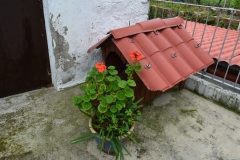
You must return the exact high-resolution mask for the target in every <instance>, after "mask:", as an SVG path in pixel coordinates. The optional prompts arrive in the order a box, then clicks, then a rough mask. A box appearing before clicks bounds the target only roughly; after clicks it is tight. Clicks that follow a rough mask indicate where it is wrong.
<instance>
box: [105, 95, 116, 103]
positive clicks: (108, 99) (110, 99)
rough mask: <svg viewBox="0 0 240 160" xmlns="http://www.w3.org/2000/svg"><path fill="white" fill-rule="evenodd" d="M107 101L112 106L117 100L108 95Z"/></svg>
mask: <svg viewBox="0 0 240 160" xmlns="http://www.w3.org/2000/svg"><path fill="white" fill-rule="evenodd" d="M106 101H107V103H108V104H110V103H112V102H114V101H115V98H114V96H113V95H108V96H106Z"/></svg>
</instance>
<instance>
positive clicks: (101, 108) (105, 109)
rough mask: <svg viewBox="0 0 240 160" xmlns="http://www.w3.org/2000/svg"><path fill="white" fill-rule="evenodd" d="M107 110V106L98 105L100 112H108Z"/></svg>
mask: <svg viewBox="0 0 240 160" xmlns="http://www.w3.org/2000/svg"><path fill="white" fill-rule="evenodd" d="M107 110H108V108H107V107H101V106H100V105H99V106H98V111H99V112H100V113H105V112H107Z"/></svg>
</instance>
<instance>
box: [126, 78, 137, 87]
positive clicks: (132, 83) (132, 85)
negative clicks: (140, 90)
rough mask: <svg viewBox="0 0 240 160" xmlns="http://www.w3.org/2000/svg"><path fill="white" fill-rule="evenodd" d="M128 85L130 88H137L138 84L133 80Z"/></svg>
mask: <svg viewBox="0 0 240 160" xmlns="http://www.w3.org/2000/svg"><path fill="white" fill-rule="evenodd" d="M127 84H128V85H129V86H131V87H135V86H136V82H135V81H134V80H131V79H129V80H128V81H127Z"/></svg>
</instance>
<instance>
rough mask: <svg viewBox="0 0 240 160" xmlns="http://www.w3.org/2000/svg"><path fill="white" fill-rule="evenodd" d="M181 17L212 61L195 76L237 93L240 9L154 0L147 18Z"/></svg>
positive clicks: (239, 57) (239, 64) (239, 55)
mask: <svg viewBox="0 0 240 160" xmlns="http://www.w3.org/2000/svg"><path fill="white" fill-rule="evenodd" d="M176 16H180V17H182V18H183V19H184V23H185V29H186V30H187V31H188V32H189V33H190V34H191V35H192V37H194V38H195V40H196V41H198V42H199V43H200V45H201V46H202V48H203V49H204V50H205V51H206V52H207V53H208V54H209V55H210V56H211V57H212V58H213V59H214V61H215V63H214V64H213V65H211V66H209V67H208V68H205V69H204V70H202V71H201V72H199V73H198V74H196V76H198V77H200V78H203V79H206V80H209V81H212V82H213V83H215V84H218V85H220V86H222V87H223V88H228V89H232V90H235V91H236V92H238V93H239V92H240V41H239V39H240V10H239V9H233V8H224V7H216V6H205V5H198V4H190V3H182V2H173V1H164V0H155V1H151V5H150V9H149V19H153V18H162V19H164V18H171V17H176Z"/></svg>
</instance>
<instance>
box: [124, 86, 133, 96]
mask: <svg viewBox="0 0 240 160" xmlns="http://www.w3.org/2000/svg"><path fill="white" fill-rule="evenodd" d="M124 92H125V96H126V97H132V96H134V91H133V89H131V88H129V87H126V88H124Z"/></svg>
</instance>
